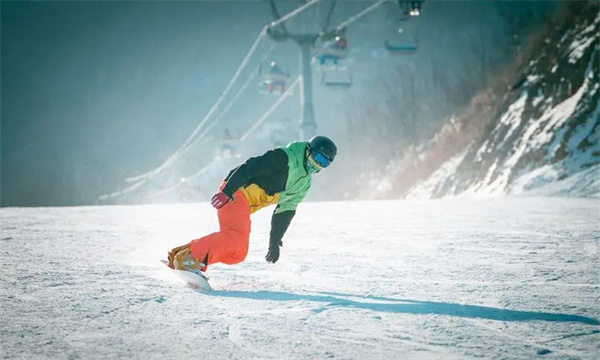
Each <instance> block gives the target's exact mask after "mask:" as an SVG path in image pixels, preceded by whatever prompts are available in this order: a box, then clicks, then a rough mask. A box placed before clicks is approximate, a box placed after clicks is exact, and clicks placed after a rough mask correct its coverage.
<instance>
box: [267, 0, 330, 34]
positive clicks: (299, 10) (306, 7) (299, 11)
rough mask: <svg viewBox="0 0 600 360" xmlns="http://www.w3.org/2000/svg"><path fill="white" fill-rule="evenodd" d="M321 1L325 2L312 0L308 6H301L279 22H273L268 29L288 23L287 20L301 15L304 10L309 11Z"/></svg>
mask: <svg viewBox="0 0 600 360" xmlns="http://www.w3.org/2000/svg"><path fill="white" fill-rule="evenodd" d="M320 1H323V0H310V1H309V2H307V3H306V4H304V5H302V6H300V7H299V8H297V9H296V10H293V11H291V12H290V13H289V14H287V15H285V16H283V17H282V18H279V19H278V20H276V21H273V22H272V23H270V24H269V25H268V27H275V26H277V25H279V24H281V23H282V22H284V21H287V20H289V19H291V18H293V17H294V16H296V15H298V14H300V13H301V12H303V11H304V10H306V9H308V8H309V7H311V6H313V5H314V4H316V3H318V2H320Z"/></svg>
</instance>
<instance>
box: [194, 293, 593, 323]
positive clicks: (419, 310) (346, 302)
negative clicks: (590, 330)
mask: <svg viewBox="0 0 600 360" xmlns="http://www.w3.org/2000/svg"><path fill="white" fill-rule="evenodd" d="M204 294H206V295H209V296H220V297H231V298H244V299H253V300H270V301H301V300H304V301H314V302H322V303H327V304H326V305H325V306H324V307H323V308H321V309H319V310H317V311H323V310H326V308H328V307H350V308H357V309H369V310H374V311H384V312H394V313H405V314H434V315H448V316H458V317H465V318H482V319H490V320H499V321H532V320H540V321H557V322H581V323H584V324H590V325H600V321H598V320H596V319H593V318H590V317H585V316H579V315H570V314H557V313H546V312H535V311H520V310H508V309H500V308H493V307H489V306H479V305H463V304H453V303H442V302H432V301H418V300H406V299H393V298H386V297H376V296H362V295H352V294H338V293H330V292H319V293H318V295H310V294H292V293H287V292H278V291H225V290H223V291H212V292H208V293H204ZM348 297H350V298H360V299H363V300H372V301H385V302H386V303H381V302H370V301H356V300H350V299H348Z"/></svg>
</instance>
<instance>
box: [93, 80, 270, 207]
mask: <svg viewBox="0 0 600 360" xmlns="http://www.w3.org/2000/svg"><path fill="white" fill-rule="evenodd" d="M257 72H258V70H257V69H256V70H254V72H252V74H251V75H250V76H249V77H248V79H247V80H246V82H245V83H244V84H243V85H242V87H241V88H240V90H239V91H238V92H237V93H236V94H235V96H234V97H233V98H232V99H231V101H230V102H229V103H228V104H227V107H225V108H224V109H223V111H222V112H221V113H220V114H219V116H218V117H217V118H215V120H214V121H213V122H212V124H211V125H209V126H208V127H207V128H206V129H205V130H204V132H203V133H202V134H200V136H198V137H197V138H196V139H195V140H194V142H193V143H191V144H190V145H189V146H188V147H187V148H185V149H183V150H182V151H181V154H183V153H185V152H187V151H188V150H189V149H190V148H191V146H192V145H193V144H194V143H196V142H197V141H198V140H200V139H202V138H203V137H204V136H205V135H206V133H208V131H209V130H210V129H211V128H212V127H213V126H214V125H215V124H217V122H218V120H219V119H221V118H222V117H223V116H224V115H225V114H226V113H227V112H228V111H229V109H231V107H232V106H233V104H234V103H235V101H236V100H237V98H238V97H239V96H240V95H241V94H242V93H243V92H244V90H245V89H246V88H247V87H248V84H250V82H251V81H252V80H253V79H254V77H255V76H256V74H257ZM208 167H209V166H208V165H207V166H205V167H204V168H202V169H201V170H200V171H198V172H196V173H195V174H193V175H191V176H189V177H187V178H186V179H188V180H193V179H194V178H196V177H198V176H199V175H201V173H203V172H204V171H205V170H206V169H208ZM146 180H147V179H141V180H140V181H138V182H136V183H135V184H133V185H131V186H129V187H127V188H125V189H123V190H120V191H116V192H114V193H111V194H107V195H101V196H100V197H98V200H101V201H103V200H108V199H111V198H116V197H118V196H121V195H125V194H126V193H128V192H131V191H133V190H135V189H137V188H139V187H140V186H142V185H143V184H144V183H146ZM179 186H181V183H178V184H176V185H174V186H171V187H169V188H167V189H163V190H159V191H157V192H154V193H151V194H150V195H149V196H151V197H152V196H159V195H162V194H163V193H166V192H168V191H171V190H174V189H176V188H178V187H179Z"/></svg>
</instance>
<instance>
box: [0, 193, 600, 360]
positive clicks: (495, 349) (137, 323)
mask: <svg viewBox="0 0 600 360" xmlns="http://www.w3.org/2000/svg"><path fill="white" fill-rule="evenodd" d="M0 215H1V226H2V228H1V234H0V261H1V267H0V357H1V358H4V359H13V358H16V359H49V358H51V359H192V358H197V359H451V358H452V359H469V358H510V359H531V358H534V357H535V358H544V359H566V358H583V359H598V358H600V321H599V320H600V266H598V264H599V241H600V201H599V200H598V199H567V198H535V197H528V198H495V199H473V200H468V199H442V200H429V201H409V200H405V201H378V202H330V203H303V204H301V205H300V207H299V209H298V212H297V215H296V218H295V219H294V221H293V222H292V225H291V226H290V229H289V230H288V233H287V234H286V236H285V238H284V246H283V248H282V254H281V258H280V260H279V262H278V263H277V264H274V265H273V264H267V263H266V262H265V261H264V255H265V254H266V252H267V244H268V234H269V227H270V215H271V214H270V211H269V210H262V211H261V212H259V213H257V214H255V215H254V216H253V232H252V235H251V239H250V251H249V254H248V257H247V259H246V261H245V262H244V263H241V264H238V265H234V266H229V265H222V264H219V265H214V266H211V267H209V271H208V276H209V277H210V281H211V284H212V286H213V288H214V289H215V290H214V291H212V292H208V293H202V292H197V291H194V290H193V289H190V288H188V287H186V286H185V285H184V284H183V283H181V282H180V281H179V278H178V277H177V275H176V274H175V273H174V272H173V271H171V270H170V269H168V268H166V267H165V266H164V265H163V264H161V263H160V261H159V259H161V258H164V257H165V255H166V252H167V250H169V249H170V248H171V247H174V246H176V245H180V244H183V243H186V242H188V241H189V240H191V239H193V238H196V237H199V236H201V235H204V234H206V233H208V232H211V231H213V230H215V229H216V227H217V220H216V212H215V211H214V209H212V208H211V207H210V205H209V204H208V203H200V204H185V205H144V206H105V207H72V208H3V209H0Z"/></svg>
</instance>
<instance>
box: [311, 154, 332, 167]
mask: <svg viewBox="0 0 600 360" xmlns="http://www.w3.org/2000/svg"><path fill="white" fill-rule="evenodd" d="M311 156H312V158H313V160H314V161H315V163H316V164H317V165H319V166H320V167H322V168H326V167H328V166H329V164H331V160H329V159H328V158H327V157H326V156H325V155H323V154H321V153H320V152H316V151H315V152H311Z"/></svg>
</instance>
